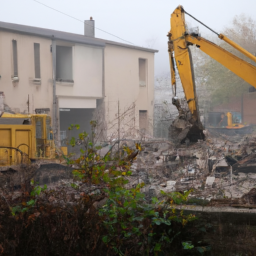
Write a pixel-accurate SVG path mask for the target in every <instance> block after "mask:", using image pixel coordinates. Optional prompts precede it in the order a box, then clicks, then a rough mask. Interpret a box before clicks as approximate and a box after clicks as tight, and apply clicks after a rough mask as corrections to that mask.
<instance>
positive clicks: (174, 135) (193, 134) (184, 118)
mask: <svg viewBox="0 0 256 256" xmlns="http://www.w3.org/2000/svg"><path fill="white" fill-rule="evenodd" d="M172 103H173V105H175V106H176V108H177V110H178V112H179V115H178V117H177V118H176V119H175V120H174V121H173V122H172V124H171V126H170V127H169V139H170V140H171V141H172V142H173V143H174V144H183V143H189V142H197V141H198V140H204V139H205V135H204V133H203V125H202V124H201V122H200V120H196V121H195V120H194V118H193V117H192V114H191V112H190V111H189V110H188V109H187V108H182V107H181V104H180V101H179V100H178V99H177V98H173V100H172Z"/></svg>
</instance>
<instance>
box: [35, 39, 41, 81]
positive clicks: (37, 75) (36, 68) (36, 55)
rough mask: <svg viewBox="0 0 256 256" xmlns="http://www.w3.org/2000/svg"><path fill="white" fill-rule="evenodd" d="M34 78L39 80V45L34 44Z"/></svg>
mask: <svg viewBox="0 0 256 256" xmlns="http://www.w3.org/2000/svg"><path fill="white" fill-rule="evenodd" d="M34 61H35V78H37V79H40V78H41V73H40V44H37V43H34Z"/></svg>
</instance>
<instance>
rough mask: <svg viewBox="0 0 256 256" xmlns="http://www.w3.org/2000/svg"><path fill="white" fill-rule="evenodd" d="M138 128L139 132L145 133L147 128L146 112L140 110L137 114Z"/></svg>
mask: <svg viewBox="0 0 256 256" xmlns="http://www.w3.org/2000/svg"><path fill="white" fill-rule="evenodd" d="M139 126H140V130H141V131H144V132H145V131H146V130H147V126H148V111H147V110H140V112H139Z"/></svg>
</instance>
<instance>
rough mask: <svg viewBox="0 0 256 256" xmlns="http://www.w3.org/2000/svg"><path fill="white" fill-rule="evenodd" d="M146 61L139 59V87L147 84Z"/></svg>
mask: <svg viewBox="0 0 256 256" xmlns="http://www.w3.org/2000/svg"><path fill="white" fill-rule="evenodd" d="M146 67H147V60H146V59H139V80H140V86H146V83H147V68H146Z"/></svg>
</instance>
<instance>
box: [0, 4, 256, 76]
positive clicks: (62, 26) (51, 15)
mask: <svg viewBox="0 0 256 256" xmlns="http://www.w3.org/2000/svg"><path fill="white" fill-rule="evenodd" d="M40 2H41V3H43V4H45V5H48V6H50V7H52V8H54V9H57V10H59V11H61V12H64V13H66V14H68V15H70V16H73V17H75V18H77V19H80V20H86V19H89V18H90V17H91V16H92V17H93V19H94V20H95V22H96V27H97V28H100V29H103V30H105V31H107V32H109V33H111V34H114V35H116V36H118V37H120V38H123V39H125V40H127V41H129V42H132V43H133V44H134V45H138V46H144V47H150V48H154V49H157V50H159V53H157V54H156V61H155V74H156V75H159V74H161V73H165V72H168V71H169V63H168V54H167V37H166V35H167V33H168V31H169V29H170V14H171V13H172V12H173V10H174V9H175V8H176V7H177V6H178V5H180V4H181V5H183V7H184V9H185V10H186V11H187V12H188V13H190V14H192V15H193V16H195V17H196V18H197V19H199V20H201V21H202V22H204V23H205V24H207V25H208V26H209V27H211V28H212V29H214V30H216V31H218V32H221V31H222V30H223V29H224V28H225V27H226V26H228V25H229V24H230V23H231V21H232V19H233V18H234V16H235V15H240V14H245V15H248V16H251V17H252V18H254V16H255V10H256V1H255V0H243V1H241V0H214V1H207V0H204V1H203V0H194V1H192V0H180V1H177V0H159V1H153V0H139V1H138V0H137V1H135V0H130V1H127V0H122V1H120V0H119V1H118V0H108V1H106V0H93V1H92V0H91V1H89V0H72V1H71V0H41V1H40ZM0 3H1V8H0V21H4V22H11V23H17V24H23V25H30V26H35V27H42V28H49V29H55V30H61V31H66V32H72V33H77V34H83V26H84V25H83V23H82V22H79V21H77V20H75V19H72V18H69V17H67V16H65V15H63V14H61V13H58V12H56V11H54V10H52V9H49V8H47V7H45V6H43V5H41V4H39V3H37V2H35V1H33V0H0ZM186 20H187V21H188V22H189V24H191V25H192V26H199V27H200V32H201V33H202V35H205V34H209V32H208V31H207V30H206V29H204V28H203V27H202V26H201V25H199V24H198V23H197V22H196V21H194V20H192V19H191V18H190V17H188V16H186ZM95 33H96V37H98V38H104V39H108V40H113V41H119V42H123V43H126V42H125V41H122V40H120V39H118V38H116V37H113V36H111V35H109V34H106V33H104V32H102V31H100V30H97V29H96V31H95Z"/></svg>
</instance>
